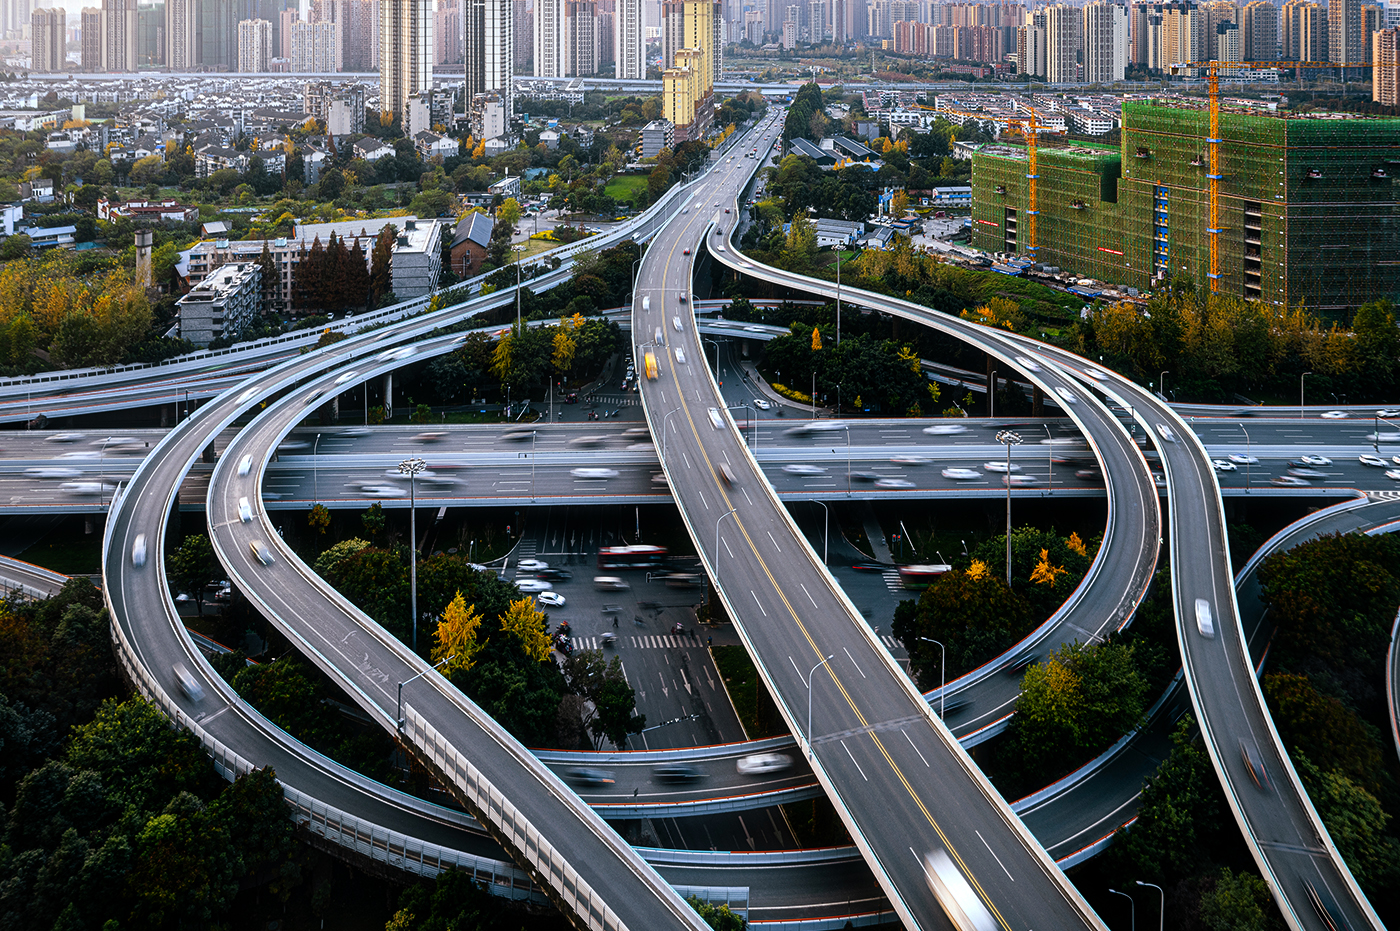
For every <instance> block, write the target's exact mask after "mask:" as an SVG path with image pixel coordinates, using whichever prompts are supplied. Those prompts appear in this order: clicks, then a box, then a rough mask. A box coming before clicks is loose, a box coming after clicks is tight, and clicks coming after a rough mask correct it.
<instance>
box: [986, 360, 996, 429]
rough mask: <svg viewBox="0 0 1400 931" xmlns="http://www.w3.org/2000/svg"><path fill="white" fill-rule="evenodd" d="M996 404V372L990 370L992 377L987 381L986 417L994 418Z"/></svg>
mask: <svg viewBox="0 0 1400 931" xmlns="http://www.w3.org/2000/svg"><path fill="white" fill-rule="evenodd" d="M996 404H997V370H996V369H992V377H991V378H989V379H987V417H988V419H990V418H992V417H995V416H996V415H997V414H996Z"/></svg>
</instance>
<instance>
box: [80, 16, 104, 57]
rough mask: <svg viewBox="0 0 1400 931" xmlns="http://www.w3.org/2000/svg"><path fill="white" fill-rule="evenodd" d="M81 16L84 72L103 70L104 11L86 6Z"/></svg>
mask: <svg viewBox="0 0 1400 931" xmlns="http://www.w3.org/2000/svg"><path fill="white" fill-rule="evenodd" d="M78 15H79V17H80V18H79V23H80V24H81V25H80V26H79V35H80V37H81V40H82V66H83V70H84V71H101V70H102V11H101V10H99V9H97V8H96V7H91V6H86V7H83V11H82V12H81V13H80V14H78Z"/></svg>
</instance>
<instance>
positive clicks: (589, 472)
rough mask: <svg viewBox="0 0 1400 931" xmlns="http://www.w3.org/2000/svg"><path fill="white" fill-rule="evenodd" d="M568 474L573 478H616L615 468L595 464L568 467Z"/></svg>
mask: <svg viewBox="0 0 1400 931" xmlns="http://www.w3.org/2000/svg"><path fill="white" fill-rule="evenodd" d="M569 474H570V475H572V476H573V477H574V478H588V479H595V478H617V470H616V469H604V468H599V467H596V466H588V467H584V468H578V469H570V470H569Z"/></svg>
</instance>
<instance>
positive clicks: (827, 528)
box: [812, 501, 831, 566]
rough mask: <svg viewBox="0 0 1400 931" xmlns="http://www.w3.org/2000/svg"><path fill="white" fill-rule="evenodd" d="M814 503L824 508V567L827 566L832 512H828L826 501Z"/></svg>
mask: <svg viewBox="0 0 1400 931" xmlns="http://www.w3.org/2000/svg"><path fill="white" fill-rule="evenodd" d="M812 503H813V504H820V505H821V506H822V565H823V566H825V565H826V555H827V542H828V540H829V537H828V534H829V533H830V531H831V512H830V511H829V510H827V507H826V502H824V501H813V502H812Z"/></svg>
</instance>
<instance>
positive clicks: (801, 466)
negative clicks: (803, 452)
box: [783, 462, 826, 475]
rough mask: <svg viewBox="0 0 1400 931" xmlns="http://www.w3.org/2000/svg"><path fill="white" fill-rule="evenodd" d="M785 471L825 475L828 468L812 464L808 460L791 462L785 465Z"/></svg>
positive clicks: (796, 473)
mask: <svg viewBox="0 0 1400 931" xmlns="http://www.w3.org/2000/svg"><path fill="white" fill-rule="evenodd" d="M783 471H784V472H787V473H788V474H789V475H825V474H826V469H823V468H822V467H821V466H815V465H810V464H808V463H806V462H790V463H788V464H787V465H785V466H783Z"/></svg>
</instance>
